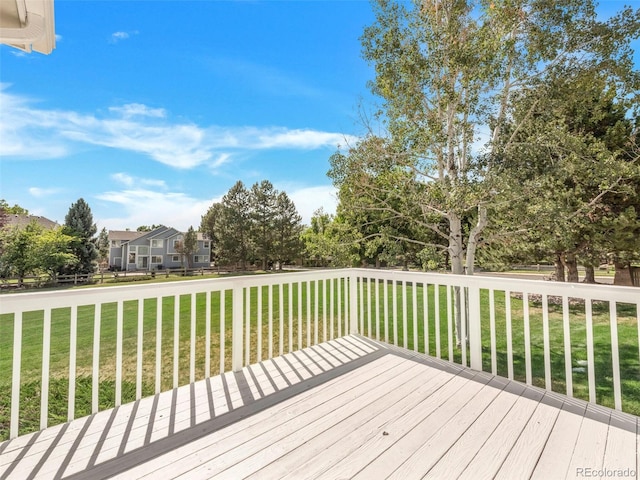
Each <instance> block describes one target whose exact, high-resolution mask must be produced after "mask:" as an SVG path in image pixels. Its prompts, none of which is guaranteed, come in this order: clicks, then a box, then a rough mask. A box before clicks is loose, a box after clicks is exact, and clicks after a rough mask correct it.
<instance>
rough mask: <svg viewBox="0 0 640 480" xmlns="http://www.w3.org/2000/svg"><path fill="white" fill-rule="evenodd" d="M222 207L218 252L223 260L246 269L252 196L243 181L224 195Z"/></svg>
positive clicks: (218, 222)
mask: <svg viewBox="0 0 640 480" xmlns="http://www.w3.org/2000/svg"><path fill="white" fill-rule="evenodd" d="M221 203H222V209H221V212H220V213H221V214H220V217H219V219H217V220H216V225H217V227H218V228H217V231H218V233H217V235H216V237H217V239H218V246H219V249H218V252H219V255H220V257H221V260H222V261H223V262H231V263H237V264H239V265H240V268H241V269H242V270H246V268H247V261H248V260H249V257H250V254H251V248H252V244H251V235H250V232H251V212H250V208H251V198H250V194H249V191H248V190H247V189H246V188H245V186H244V184H243V183H242V182H241V181H238V182H236V184H235V185H234V186H233V187H231V188H230V189H229V191H228V192H227V194H226V195H225V196H224V197H222V202H221Z"/></svg>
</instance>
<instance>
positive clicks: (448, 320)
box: [447, 285, 457, 362]
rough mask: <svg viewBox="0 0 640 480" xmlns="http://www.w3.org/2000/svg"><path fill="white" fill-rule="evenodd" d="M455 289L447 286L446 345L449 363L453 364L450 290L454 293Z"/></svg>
mask: <svg viewBox="0 0 640 480" xmlns="http://www.w3.org/2000/svg"><path fill="white" fill-rule="evenodd" d="M456 288H457V287H453V286H451V285H447V344H448V346H449V361H450V362H453V321H454V319H453V301H452V298H451V297H452V296H451V290H452V289H453V291H454V292H455V289H456Z"/></svg>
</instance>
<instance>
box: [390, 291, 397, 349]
mask: <svg viewBox="0 0 640 480" xmlns="http://www.w3.org/2000/svg"><path fill="white" fill-rule="evenodd" d="M391 303H392V305H393V312H392V313H391V316H392V320H393V344H394V345H398V282H396V281H395V280H394V281H393V286H392V288H391Z"/></svg>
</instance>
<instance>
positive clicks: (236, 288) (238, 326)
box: [231, 280, 248, 372]
mask: <svg viewBox="0 0 640 480" xmlns="http://www.w3.org/2000/svg"><path fill="white" fill-rule="evenodd" d="M247 289H248V287H247ZM244 291H245V288H244V287H243V286H242V281H240V280H236V281H234V282H233V298H232V303H233V310H232V312H231V370H232V371H234V372H239V371H240V370H242V365H243V363H242V362H243V356H244V332H243V330H244V328H243V327H244V295H245V293H244Z"/></svg>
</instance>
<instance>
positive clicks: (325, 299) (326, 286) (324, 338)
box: [322, 279, 329, 342]
mask: <svg viewBox="0 0 640 480" xmlns="http://www.w3.org/2000/svg"><path fill="white" fill-rule="evenodd" d="M322 288H323V290H324V295H323V296H322V341H323V342H326V341H327V304H328V303H329V283H328V280H327V279H324V280H323V281H322Z"/></svg>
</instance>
